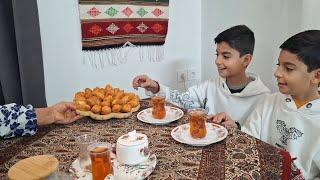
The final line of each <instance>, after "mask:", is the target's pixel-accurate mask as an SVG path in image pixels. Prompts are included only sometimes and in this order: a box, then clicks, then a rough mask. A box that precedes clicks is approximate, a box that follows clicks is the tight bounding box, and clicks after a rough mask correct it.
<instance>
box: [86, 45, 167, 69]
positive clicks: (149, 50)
mask: <svg viewBox="0 0 320 180" xmlns="http://www.w3.org/2000/svg"><path fill="white" fill-rule="evenodd" d="M137 51H138V53H139V57H138V59H139V61H140V62H143V61H146V60H147V61H149V62H160V61H161V60H162V59H163V58H164V46H129V47H122V48H113V49H104V50H93V51H86V50H84V51H82V52H83V63H84V64H89V65H91V66H92V67H95V68H104V67H105V66H107V65H112V66H117V65H120V64H124V63H126V62H127V61H128V54H129V53H130V52H137Z"/></svg>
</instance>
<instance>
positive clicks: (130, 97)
mask: <svg viewBox="0 0 320 180" xmlns="http://www.w3.org/2000/svg"><path fill="white" fill-rule="evenodd" d="M127 95H128V96H129V101H130V100H132V99H134V98H135V96H136V95H135V94H134V93H128V94H127Z"/></svg>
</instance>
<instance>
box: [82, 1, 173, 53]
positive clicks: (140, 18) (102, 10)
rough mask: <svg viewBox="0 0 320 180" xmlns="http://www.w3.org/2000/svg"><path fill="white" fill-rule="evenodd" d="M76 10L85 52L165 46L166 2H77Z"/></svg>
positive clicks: (167, 7)
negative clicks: (135, 46)
mask: <svg viewBox="0 0 320 180" xmlns="http://www.w3.org/2000/svg"><path fill="white" fill-rule="evenodd" d="M79 11H80V19H81V30H82V45H83V49H84V50H98V49H104V48H112V47H119V46H123V45H124V44H125V43H126V42H130V43H132V44H134V45H162V44H164V43H165V39H166V35H167V32H168V19H169V0H80V1H79Z"/></svg>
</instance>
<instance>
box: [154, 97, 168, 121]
mask: <svg viewBox="0 0 320 180" xmlns="http://www.w3.org/2000/svg"><path fill="white" fill-rule="evenodd" d="M165 99H166V96H165V94H164V93H157V94H154V95H152V97H151V104H152V117H153V118H155V119H163V118H164V117H166V109H165V104H166V101H165Z"/></svg>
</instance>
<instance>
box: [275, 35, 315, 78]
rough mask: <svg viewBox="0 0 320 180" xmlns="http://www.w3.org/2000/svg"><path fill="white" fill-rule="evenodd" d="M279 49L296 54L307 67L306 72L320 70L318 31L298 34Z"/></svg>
mask: <svg viewBox="0 0 320 180" xmlns="http://www.w3.org/2000/svg"><path fill="white" fill-rule="evenodd" d="M280 48H281V49H282V50H286V51H289V52H291V53H293V54H296V55H297V56H298V59H299V60H300V61H301V62H303V63H304V64H305V65H306V66H307V67H308V72H311V71H313V70H316V69H318V68H320V30H308V31H303V32H300V33H298V34H296V35H294V36H292V37H290V38H289V39H288V40H286V41H285V42H284V43H283V44H281V46H280Z"/></svg>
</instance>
